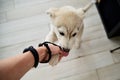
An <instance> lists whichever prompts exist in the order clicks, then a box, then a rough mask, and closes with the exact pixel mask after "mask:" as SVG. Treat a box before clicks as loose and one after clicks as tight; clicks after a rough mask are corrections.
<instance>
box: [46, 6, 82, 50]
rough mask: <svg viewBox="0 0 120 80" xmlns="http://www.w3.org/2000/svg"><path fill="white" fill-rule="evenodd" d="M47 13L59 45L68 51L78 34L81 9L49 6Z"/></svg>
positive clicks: (80, 22)
mask: <svg viewBox="0 0 120 80" xmlns="http://www.w3.org/2000/svg"><path fill="white" fill-rule="evenodd" d="M47 13H48V14H50V17H51V20H52V26H53V31H54V32H55V34H56V36H57V39H58V42H59V45H60V46H62V47H63V48H64V49H65V50H66V51H69V50H70V49H71V48H72V47H73V45H74V44H75V41H76V39H77V37H78V36H79V35H80V33H79V32H80V29H81V24H82V20H83V15H82V11H81V12H80V10H79V11H78V10H76V9H74V8H73V7H70V6H66V7H62V8H59V9H58V8H51V9H49V10H48V11H47ZM80 15H81V16H80Z"/></svg>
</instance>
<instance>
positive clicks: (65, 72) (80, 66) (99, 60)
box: [23, 52, 113, 80]
mask: <svg viewBox="0 0 120 80" xmlns="http://www.w3.org/2000/svg"><path fill="white" fill-rule="evenodd" d="M68 57H69V56H68ZM110 64H113V60H112V56H111V54H110V53H107V52H103V53H99V54H96V55H91V56H85V57H81V58H76V59H72V60H69V61H66V62H61V63H59V64H58V65H57V66H55V67H50V66H46V67H42V68H41V67H40V66H39V67H38V68H36V70H32V71H31V72H30V73H28V74H26V76H24V79H23V80H25V79H27V80H33V79H35V78H36V79H40V80H41V79H42V80H43V79H44V80H48V79H49V80H55V79H61V78H64V77H71V76H72V75H74V74H78V75H79V74H80V75H81V74H83V73H86V72H89V71H93V70H95V69H97V68H101V67H105V66H107V65H110ZM40 65H42V64H40ZM30 76H31V77H30ZM45 76H47V77H45ZM83 79H84V78H83Z"/></svg>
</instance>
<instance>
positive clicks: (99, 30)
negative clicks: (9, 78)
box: [0, 0, 120, 80]
mask: <svg viewBox="0 0 120 80" xmlns="http://www.w3.org/2000/svg"><path fill="white" fill-rule="evenodd" d="M90 1H91V0H0V59H3V58H7V57H10V56H14V55H16V54H20V53H21V52H22V50H23V49H24V48H25V47H27V46H30V45H33V46H35V47H37V45H38V43H40V42H43V41H44V38H45V36H46V35H47V33H48V31H49V20H50V19H49V17H48V16H47V15H46V14H45V11H46V10H47V9H48V8H50V7H61V6H65V5H71V6H74V7H76V8H79V7H82V6H85V4H87V3H89V2H90ZM84 23H85V29H84V34H83V38H82V44H81V48H80V49H78V50H75V49H73V50H72V51H71V52H70V55H69V56H68V57H66V58H63V59H62V60H61V62H60V63H59V64H58V65H57V66H55V67H51V66H49V65H48V64H39V66H38V68H37V69H31V70H30V71H29V72H28V73H27V74H26V75H25V76H24V77H23V78H22V79H21V80H120V51H116V52H115V53H110V52H109V50H111V49H113V48H116V47H118V46H120V37H116V38H114V39H108V38H107V37H106V33H105V31H104V27H103V25H102V22H101V20H100V17H99V15H98V12H97V9H96V7H95V5H94V6H93V7H92V8H91V9H90V10H89V11H88V12H87V13H86V18H85V20H84Z"/></svg>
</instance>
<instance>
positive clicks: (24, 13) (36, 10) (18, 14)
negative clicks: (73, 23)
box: [7, 0, 88, 20]
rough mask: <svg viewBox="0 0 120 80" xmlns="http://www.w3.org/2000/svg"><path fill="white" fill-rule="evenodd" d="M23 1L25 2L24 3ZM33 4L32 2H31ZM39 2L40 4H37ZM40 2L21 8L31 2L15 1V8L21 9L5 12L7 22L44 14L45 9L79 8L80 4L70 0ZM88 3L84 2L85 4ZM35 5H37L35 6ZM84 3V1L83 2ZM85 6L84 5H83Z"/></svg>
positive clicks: (36, 1)
mask: <svg viewBox="0 0 120 80" xmlns="http://www.w3.org/2000/svg"><path fill="white" fill-rule="evenodd" d="M24 1H25V2H24ZM32 1H33V2H34V0H32ZM39 2H40V3H39ZM41 2H42V1H41V0H39V1H38V0H35V5H32V6H22V5H26V4H29V3H30V4H32V2H30V1H29V2H28V0H16V1H15V3H16V6H17V5H18V6H22V7H16V9H13V10H11V11H8V12H7V18H8V20H15V19H20V18H24V17H29V16H34V15H39V14H41V13H45V11H46V10H47V9H49V8H50V7H62V6H66V5H70V6H73V7H75V8H79V7H81V5H82V3H81V1H78V0H72V1H67V0H66V1H65V0H61V1H59V0H54V1H49V0H48V2H47V0H45V3H41ZM87 2H88V1H86V4H87ZM36 3H37V4H36ZM83 3H85V1H84V2H83ZM33 4H34V3H33ZM84 6H85V5H84Z"/></svg>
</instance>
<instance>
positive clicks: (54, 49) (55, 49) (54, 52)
mask: <svg viewBox="0 0 120 80" xmlns="http://www.w3.org/2000/svg"><path fill="white" fill-rule="evenodd" d="M48 46H49V48H50V51H51V56H52V58H51V59H52V60H50V62H51V61H52V62H53V61H58V62H59V61H60V60H61V58H62V57H63V56H67V55H68V52H65V51H63V50H61V48H60V47H59V46H56V45H53V44H48ZM37 51H38V53H39V59H40V60H39V61H40V62H41V61H43V62H44V61H45V60H48V58H49V54H48V53H47V52H48V51H47V48H46V47H45V46H41V47H38V49H37ZM53 56H57V58H54V59H53ZM55 59H56V60H55Z"/></svg>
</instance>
